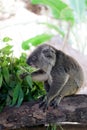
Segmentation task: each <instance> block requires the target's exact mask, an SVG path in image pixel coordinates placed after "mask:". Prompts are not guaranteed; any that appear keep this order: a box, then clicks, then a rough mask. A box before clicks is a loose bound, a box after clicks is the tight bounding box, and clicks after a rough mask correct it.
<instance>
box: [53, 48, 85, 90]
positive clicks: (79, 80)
mask: <svg viewBox="0 0 87 130" xmlns="http://www.w3.org/2000/svg"><path fill="white" fill-rule="evenodd" d="M62 71H65V73H68V74H69V76H70V78H71V79H72V83H71V84H72V85H73V81H75V82H76V84H77V86H78V87H81V86H82V84H83V81H84V74H83V70H82V68H81V67H80V65H79V63H78V62H77V61H76V60H75V59H73V58H72V57H70V56H68V55H66V54H65V53H63V52H62V51H59V50H57V52H56V63H55V66H54V67H53V69H52V72H51V74H52V77H56V79H57V76H58V74H59V73H62ZM57 80H58V79H57Z"/></svg>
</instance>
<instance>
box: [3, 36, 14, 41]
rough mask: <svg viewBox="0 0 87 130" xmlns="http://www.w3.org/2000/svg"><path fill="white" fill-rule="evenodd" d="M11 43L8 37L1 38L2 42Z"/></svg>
mask: <svg viewBox="0 0 87 130" xmlns="http://www.w3.org/2000/svg"><path fill="white" fill-rule="evenodd" d="M9 41H12V39H11V38H10V37H4V38H3V42H9Z"/></svg>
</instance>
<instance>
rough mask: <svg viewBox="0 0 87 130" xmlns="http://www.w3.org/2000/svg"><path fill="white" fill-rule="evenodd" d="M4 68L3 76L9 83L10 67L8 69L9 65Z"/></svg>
mask: <svg viewBox="0 0 87 130" xmlns="http://www.w3.org/2000/svg"><path fill="white" fill-rule="evenodd" d="M2 70H3V71H2V73H3V77H4V79H5V81H6V83H7V84H9V80H10V79H9V78H10V75H9V69H8V67H4V68H3V69H2Z"/></svg>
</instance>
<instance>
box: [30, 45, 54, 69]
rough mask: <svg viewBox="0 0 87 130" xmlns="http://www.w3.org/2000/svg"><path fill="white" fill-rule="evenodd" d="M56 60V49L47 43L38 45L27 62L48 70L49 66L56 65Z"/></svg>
mask: <svg viewBox="0 0 87 130" xmlns="http://www.w3.org/2000/svg"><path fill="white" fill-rule="evenodd" d="M55 61H56V50H55V49H54V48H53V47H51V46H50V45H47V44H42V45H40V46H38V47H37V48H36V49H35V50H34V51H33V52H32V53H31V55H30V56H29V57H28V59H27V64H28V65H30V66H32V67H35V68H40V69H42V70H43V71H47V70H48V68H49V66H52V67H53V66H54V65H55Z"/></svg>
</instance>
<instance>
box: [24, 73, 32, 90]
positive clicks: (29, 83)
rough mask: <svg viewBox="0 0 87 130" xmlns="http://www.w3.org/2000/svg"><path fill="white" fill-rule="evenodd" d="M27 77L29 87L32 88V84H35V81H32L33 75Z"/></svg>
mask: <svg viewBox="0 0 87 130" xmlns="http://www.w3.org/2000/svg"><path fill="white" fill-rule="evenodd" d="M25 79H26V81H27V83H28V85H29V87H30V88H32V84H33V82H32V78H31V76H29V75H28V76H26V78H25Z"/></svg>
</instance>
